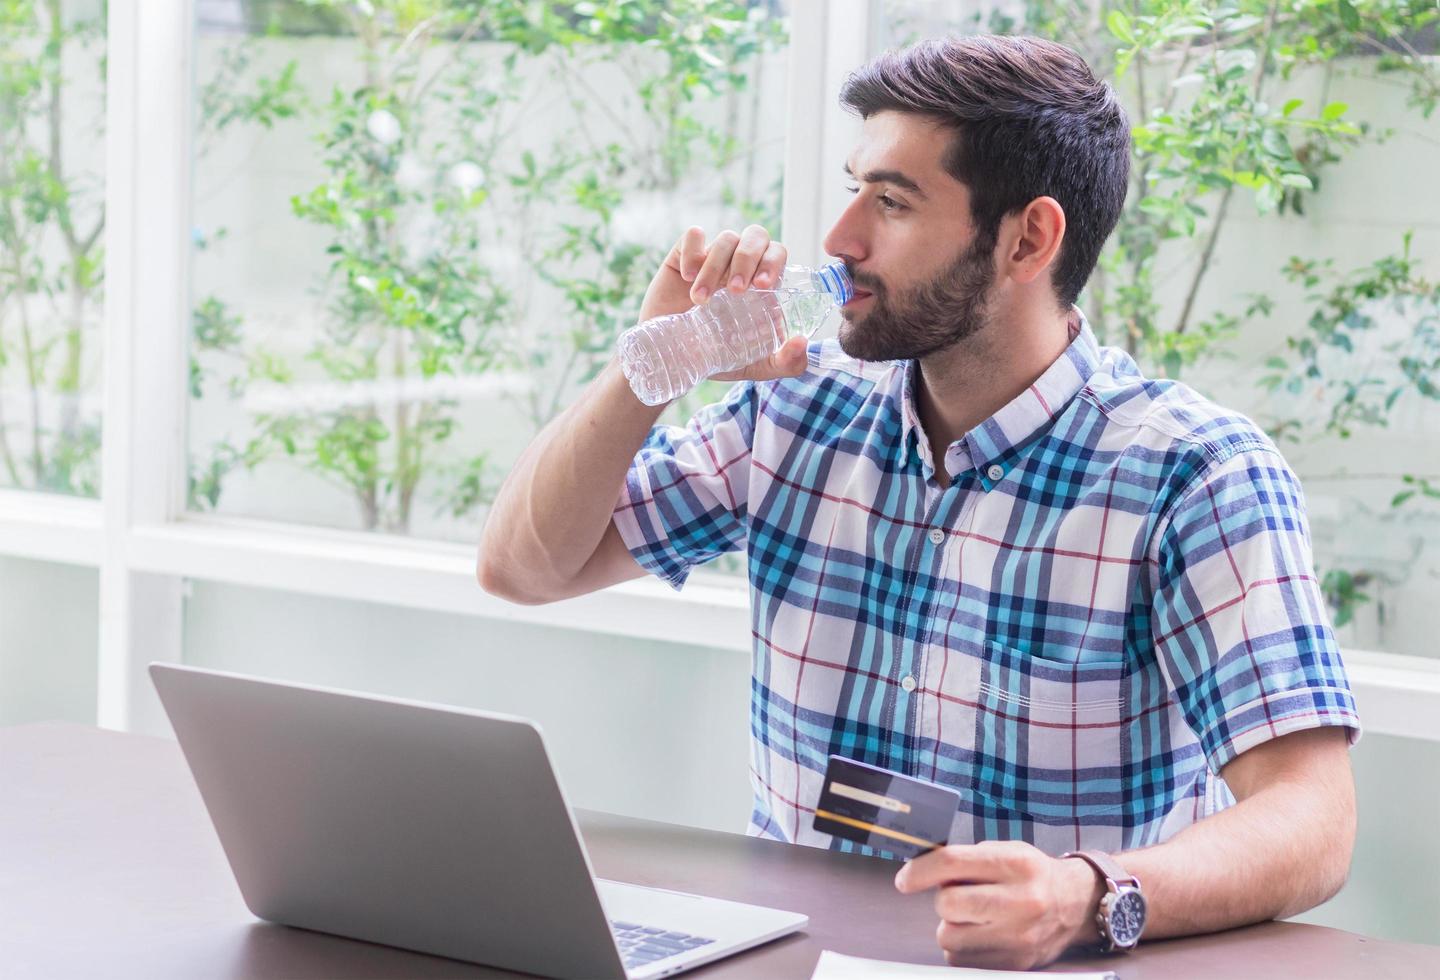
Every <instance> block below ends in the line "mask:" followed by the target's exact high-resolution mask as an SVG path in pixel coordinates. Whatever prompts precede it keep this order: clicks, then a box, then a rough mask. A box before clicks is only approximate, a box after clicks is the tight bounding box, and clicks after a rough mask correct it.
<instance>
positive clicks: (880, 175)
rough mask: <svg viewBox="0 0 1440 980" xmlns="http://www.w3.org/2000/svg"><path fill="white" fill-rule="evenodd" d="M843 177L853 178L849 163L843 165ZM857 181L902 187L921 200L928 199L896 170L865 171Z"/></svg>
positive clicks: (917, 186)
mask: <svg viewBox="0 0 1440 980" xmlns="http://www.w3.org/2000/svg"><path fill="white" fill-rule="evenodd" d="M845 176H847V177H850V178H855V172H854V171H853V170H851V169H850V163H849V161H846V163H845ZM858 179H859V180H861V181H862V182H864V183H866V184H894V185H895V186H896V187H903V188H905V189H906V190H907V191H911V192H913V193H914V194H916V195H918V196H919V197H920V198H921V199H922V200H926V201H928V200H929V199H930V197H929V195H928V194H926V193H925V192H924V191H922V190H921V189H920V185H919V184H917V183H915V181H913V180H911V179H910V178H909V177H906V176H905V175H904V174H903V173H901V172H900V171H898V170H867V171H865V172H864V173H863V174H861V175H860V176H859V178H858Z"/></svg>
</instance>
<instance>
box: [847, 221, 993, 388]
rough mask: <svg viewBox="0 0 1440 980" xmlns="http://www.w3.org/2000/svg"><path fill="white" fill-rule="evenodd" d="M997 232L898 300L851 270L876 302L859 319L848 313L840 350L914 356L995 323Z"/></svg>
mask: <svg viewBox="0 0 1440 980" xmlns="http://www.w3.org/2000/svg"><path fill="white" fill-rule="evenodd" d="M997 237H998V236H993V235H979V236H977V237H976V239H975V241H973V242H971V244H970V246H969V248H967V249H966V250H965V251H964V252H963V253H961V255H960V257H959V258H958V259H956V260H955V262H954V263H953V264H951V266H950V267H949V268H948V269H945V270H944V271H943V272H941V273H940V274H939V275H938V276H936V277H935V278H934V279H931V280H930V281H929V282H925V283H921V284H920V285H918V286H914V287H912V288H911V289H910V290H908V291H907V292H905V293H903V294H901V295H900V296H899V297H896V298H895V299H894V301H893V302H892V300H891V297H890V295H889V294H888V293H887V291H886V289H885V287H884V286H883V285H882V284H880V283H878V282H875V281H873V280H870V279H869V278H868V277H864V278H862V277H858V276H855V274H854V270H851V277H852V278H853V279H854V281H855V286H856V288H857V289H864V290H866V291H867V292H870V293H871V296H872V299H871V307H870V311H869V312H868V313H866V314H865V315H864V317H863V318H862V319H861V320H860V321H859V322H858V323H857V322H856V321H854V320H852V319H851V317H850V316H845V321H844V322H843V323H842V324H841V325H840V331H839V340H840V349H841V350H843V351H844V352H845V353H846V354H848V355H849V356H851V357H853V358H856V359H857V360H861V361H900V360H912V359H918V358H922V357H926V356H927V355H930V354H933V353H935V352H936V351H940V350H944V349H945V348H947V347H950V346H953V345H954V344H957V343H959V342H960V341H962V340H965V339H966V338H968V337H971V336H974V335H975V334H977V333H979V332H980V331H981V330H982V329H983V328H984V327H985V325H986V324H987V323H989V322H990V316H989V309H988V302H987V299H988V293H989V291H990V285H991V283H992V282H994V280H995V266H994V255H995V241H996V238H997ZM843 315H844V312H843V311H842V316H843Z"/></svg>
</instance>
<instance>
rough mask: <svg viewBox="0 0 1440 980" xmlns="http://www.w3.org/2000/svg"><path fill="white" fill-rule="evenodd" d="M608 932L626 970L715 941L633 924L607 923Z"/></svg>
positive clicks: (613, 921) (686, 933) (685, 933)
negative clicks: (612, 937) (611, 933)
mask: <svg viewBox="0 0 1440 980" xmlns="http://www.w3.org/2000/svg"><path fill="white" fill-rule="evenodd" d="M610 931H611V932H613V933H614V934H615V942H616V944H617V945H618V946H619V947H620V956H621V958H622V959H624V960H625V969H627V970H631V969H634V968H635V967H637V966H645V965H646V964H648V963H654V962H655V961H656V960H663V959H664V958H665V957H667V956H676V955H678V954H680V953H688V952H689V951H690V950H692V949H699V948H700V947H701V946H708V945H710V944H711V943H713V942H714V941H715V940H713V939H706V938H705V937H704V936H692V935H690V934H689V933H688V932H671V931H669V930H667V929H656V928H655V927H654V926H642V925H636V924H635V923H634V922H617V921H615V920H613V919H612V920H611V921H610Z"/></svg>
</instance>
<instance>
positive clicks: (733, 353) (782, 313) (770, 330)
mask: <svg viewBox="0 0 1440 980" xmlns="http://www.w3.org/2000/svg"><path fill="white" fill-rule="evenodd" d="M854 295H855V284H854V283H853V282H851V281H850V273H849V271H848V270H847V269H846V268H845V264H844V263H843V262H834V263H831V264H830V265H827V266H825V267H824V268H821V269H808V268H806V267H805V266H800V265H787V266H786V267H785V274H784V275H783V276H782V277H781V279H780V284H779V286H777V287H776V288H775V289H747V290H746V291H745V292H743V293H740V294H739V295H736V294H735V293H732V292H730V291H729V290H728V289H723V288H722V289H720V290H718V291H717V292H716V293H715V295H713V296H711V297H710V302H708V303H706V304H705V305H704V306H694V307H691V308H690V309H688V310H686V311H685V312H684V313H675V314H672V315H670V316H657V317H655V318H654V319H652V320H646V321H645V322H644V323H642V324H640V325H638V326H634V327H631V328H630V329H629V330H627V331H625V332H624V333H623V334H621V335H620V341H619V348H620V369H621V370H622V371H623V372H624V373H625V378H626V379H627V380H628V381H629V382H630V387H631V389H633V390H634V392H635V396H636V397H637V398H639V399H640V400H641V401H642V402H644V403H645V404H646V405H659V404H662V403H664V402H668V401H671V400H672V399H675V398H678V397H680V396H681V395H683V394H685V392H687V391H689V390H690V389H691V388H693V387H695V385H696V384H698V383H699V382H701V381H703V380H704V379H706V378H708V377H710V376H711V375H712V374H719V373H721V372H723V371H734V370H736V369H738V368H742V367H744V366H745V365H747V364H753V363H754V362H756V361H758V360H760V359H761V358H764V357H769V356H770V355H771V354H773V353H775V351H777V350H779V349H780V345H782V344H783V343H785V341H786V340H788V339H789V338H791V337H793V336H794V335H796V334H802V335H803V336H806V337H809V336H810V335H811V334H813V333H814V332H815V331H816V330H817V329H819V327H820V324H822V323H823V322H824V321H825V318H826V317H827V316H829V315H830V312H831V311H832V310H835V309H837V308H838V307H841V306H844V305H845V304H846V303H848V302H850V297H852V296H854Z"/></svg>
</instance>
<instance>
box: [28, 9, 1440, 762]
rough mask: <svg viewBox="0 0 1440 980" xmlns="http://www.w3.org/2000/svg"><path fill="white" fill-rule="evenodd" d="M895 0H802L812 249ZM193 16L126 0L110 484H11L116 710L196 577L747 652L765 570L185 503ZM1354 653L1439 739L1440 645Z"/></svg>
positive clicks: (139, 689) (134, 704) (121, 12)
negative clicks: (537, 596)
mask: <svg viewBox="0 0 1440 980" xmlns="http://www.w3.org/2000/svg"><path fill="white" fill-rule="evenodd" d="M879 11H880V3H879V0H834V2H830V3H826V2H824V0H794V2H793V5H792V17H793V21H792V24H793V30H792V40H791V44H790V49H789V94H788V96H787V117H786V123H787V130H786V131H787V145H786V151H785V176H786V180H785V188H786V191H785V200H784V211H783V226H784V234H785V237H786V240H787V244H788V245H789V246H790V248H791V250H792V252H794V254H797V255H811V254H815V255H818V254H819V253H820V251H821V249H820V242H821V240H822V238H823V235H824V230H825V227H826V219H827V217H828V216H829V215H833V214H835V213H837V212H838V211H839V209H840V208H841V207H843V205H844V202H845V198H844V193H843V190H842V187H841V184H842V182H841V181H840V180H839V179H838V171H839V165H840V162H841V161H843V159H844V157H845V155H846V154H847V152H848V151H849V149H850V145H851V142H852V141H853V139H854V135H855V133H856V130H857V123H856V121H855V120H854V119H852V118H850V117H848V116H846V115H845V114H844V113H842V112H841V110H840V109H839V107H838V105H837V104H836V101H835V93H836V92H837V91H838V89H839V86H840V83H841V81H842V80H843V77H844V74H845V73H846V72H847V71H849V70H850V69H851V68H853V67H854V66H856V65H858V64H860V63H861V62H863V61H864V60H865V58H866V57H868V54H869V52H870V50H871V48H872V38H873V37H874V36H875V27H876V25H877V24H878V17H879ZM193 22H194V10H193V4H192V0H178V2H177V0H135V2H132V3H112V4H110V5H109V25H108V41H107V52H108V76H107V99H106V105H107V109H106V122H107V147H106V193H105V204H106V235H107V242H106V249H105V253H106V268H105V282H106V285H105V320H104V323H105V326H104V334H105V338H104V349H105V365H104V371H103V376H104V389H105V394H104V412H105V414H104V441H103V445H102V450H101V471H102V477H103V480H102V484H103V497H102V499H101V500H99V501H94V500H74V499H67V498H60V497H54V496H50V495H46V494H38V493H31V492H25V491H14V490H0V554H3V555H9V556H15V557H21V558H30V559H38V560H42V561H53V562H62V563H66V564H72V565H80V566H86V567H91V568H95V569H97V570H98V571H99V575H100V633H99V646H98V654H97V658H98V692H99V693H98V696H97V706H96V712H97V720H98V723H99V724H100V725H101V726H102V727H105V728H113V729H119V730H129V731H148V732H161V731H165V730H166V726H165V725H164V721H163V718H162V716H161V714H160V711H159V705H158V703H157V702H156V700H155V698H154V695H153V692H152V690H151V688H150V685H149V683H148V681H147V680H146V679H145V676H144V667H145V664H146V663H148V662H149V661H151V660H170V661H178V660H180V658H181V652H182V651H181V631H182V611H183V599H182V596H183V587H184V582H185V580H186V579H206V580H213V581H219V582H227V583H232V584H237V585H248V586H258V587H264V588H272V589H282V590H287V591H292V592H299V593H305V594H310V595H316V596H328V597H334V598H341V599H350V600H358V601H366V602H380V603H388V604H392V605H397V606H402V607H407V608H412V609H428V610H436V611H442V612H448V613H463V614H468V615H475V616H481V617H488V618H494V619H506V620H512V621H518V622H533V623H543V624H547V625H554V624H557V623H560V624H564V625H566V626H568V627H571V628H575V629H580V630H586V631H592V632H596V633H608V634H616V635H621V636H631V637H638V638H646V639H660V640H681V641H686V642H691V641H694V640H695V639H697V638H703V641H704V645H705V646H707V647H714V648H720V649H725V650H730V651H733V652H734V653H736V654H737V655H748V654H749V653H750V649H751V621H750V610H749V598H748V595H747V591H746V588H745V586H744V584H743V583H741V582H737V581H732V580H729V579H726V578H724V577H721V576H710V575H705V574H703V573H697V574H696V576H695V577H694V578H693V579H692V580H691V582H690V583H689V584H687V586H686V588H685V590H684V592H680V593H677V592H675V591H673V590H672V589H670V588H669V587H668V586H666V585H664V584H662V583H660V582H658V581H655V580H641V581H634V582H628V583H625V584H622V585H618V586H615V587H614V588H610V589H606V590H605V591H603V592H600V593H596V594H594V595H590V596H584V597H581V598H577V599H571V600H568V601H565V602H562V603H555V604H552V605H547V606H518V605H514V604H511V603H508V602H505V601H503V600H500V599H497V598H495V597H493V596H490V595H487V594H486V593H484V592H483V591H482V590H481V589H480V587H479V585H478V584H477V583H476V581H475V575H474V567H475V555H474V549H473V547H471V546H466V545H453V544H442V543H435V542H429V541H420V540H413V539H405V538H394V537H383V536H380V535H374V534H367V533H360V532H345V531H335V530H330V529H325V528H314V527H305V526H295V525H285V524H276V523H271V522H265V521H258V520H247V519H241V518H228V517H214V516H203V515H196V514H187V513H186V512H185V509H184V486H185V474H186V466H185V452H186V444H185V431H186V429H185V413H186V411H187V408H188V399H187V397H186V392H187V390H188V389H187V384H186V374H187V372H186V365H185V352H186V350H187V348H188V343H189V336H188V332H189V329H190V320H189V302H188V297H189V295H190V268H189V261H190V249H189V247H188V242H189V234H188V231H187V229H188V228H189V227H190V221H189V212H190V175H191V167H192V161H191V152H190V148H191V139H190V136H191V133H192V131H193V115H192V103H193V88H194V84H193V82H194V78H193V58H192V55H193V44H192V36H193V31H192V26H191V25H192V24H193ZM817 105H819V106H821V107H822V110H821V111H819V112H817V111H815V108H816V106H817ZM1345 663H1346V667H1347V668H1348V671H1349V675H1350V681H1351V684H1352V686H1353V689H1354V692H1355V696H1356V699H1357V701H1358V702H1359V705H1360V708H1361V714H1362V717H1363V720H1364V722H1365V724H1366V727H1367V730H1368V731H1371V732H1375V733H1379V734H1386V735H1400V736H1406V737H1411V738H1421V739H1428V740H1432V741H1440V660H1432V659H1428V658H1424V657H1417V656H1405V655H1399V654H1390V653H1377V652H1373V651H1364V650H1348V651H1346V652H1345Z"/></svg>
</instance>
